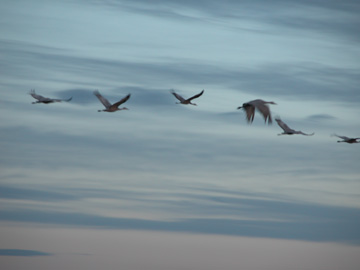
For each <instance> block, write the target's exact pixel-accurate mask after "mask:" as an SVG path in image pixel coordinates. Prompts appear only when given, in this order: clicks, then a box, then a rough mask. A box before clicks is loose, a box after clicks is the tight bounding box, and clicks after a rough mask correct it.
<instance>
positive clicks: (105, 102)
mask: <svg viewBox="0 0 360 270" xmlns="http://www.w3.org/2000/svg"><path fill="white" fill-rule="evenodd" d="M94 95H95V96H96V97H97V98H98V99H99V100H100V102H101V103H102V104H103V105H104V106H105V110H98V112H115V111H120V110H128V108H126V107H122V108H119V106H120V105H121V104H123V103H125V102H126V101H127V100H128V99H129V98H130V95H131V94H128V95H127V96H125V97H123V98H122V99H121V100H119V101H118V102H116V103H114V104H111V103H110V102H109V101H108V100H107V99H106V98H104V97H103V96H102V95H101V94H100V93H99V91H97V90H96V91H94Z"/></svg>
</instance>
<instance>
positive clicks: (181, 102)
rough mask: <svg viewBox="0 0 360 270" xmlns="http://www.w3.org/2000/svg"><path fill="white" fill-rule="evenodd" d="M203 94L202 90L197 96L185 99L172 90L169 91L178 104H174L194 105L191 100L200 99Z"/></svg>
mask: <svg viewBox="0 0 360 270" xmlns="http://www.w3.org/2000/svg"><path fill="white" fill-rule="evenodd" d="M203 93H204V90H202V91H201V92H200V93H199V94H197V95H195V96H192V97H191V98H188V99H185V98H183V97H182V96H180V95H179V94H177V93H175V91H174V90H172V91H171V94H173V95H174V96H175V97H176V98H177V99H178V100H179V101H180V102H176V103H177V104H185V105H187V104H191V105H195V106H196V104H195V103H192V102H191V100H193V99H195V98H198V97H200V96H201V95H202V94H203Z"/></svg>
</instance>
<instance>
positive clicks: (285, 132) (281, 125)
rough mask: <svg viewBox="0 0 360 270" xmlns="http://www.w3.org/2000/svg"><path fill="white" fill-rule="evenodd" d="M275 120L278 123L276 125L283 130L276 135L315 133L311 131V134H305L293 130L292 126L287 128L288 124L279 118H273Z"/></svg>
mask: <svg viewBox="0 0 360 270" xmlns="http://www.w3.org/2000/svg"><path fill="white" fill-rule="evenodd" d="M275 121H276V122H277V123H278V125H279V126H280V127H281V128H282V129H283V130H284V132H283V133H280V134H278V135H293V134H301V135H305V136H312V135H314V134H315V133H314V132H313V133H311V134H306V133H304V132H302V131H300V130H294V129H292V128H289V126H288V125H287V124H285V123H284V122H283V121H281V119H280V118H275Z"/></svg>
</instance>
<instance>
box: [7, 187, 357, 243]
mask: <svg viewBox="0 0 360 270" xmlns="http://www.w3.org/2000/svg"><path fill="white" fill-rule="evenodd" d="M59 190H60V191H61V192H60V193H63V192H66V193H68V194H73V195H72V196H69V198H68V200H72V199H73V198H74V197H77V198H78V199H79V200H86V201H87V202H88V204H89V203H90V201H91V199H92V198H93V199H94V198H95V199H96V200H97V204H99V202H101V199H112V200H114V199H117V200H120V199H121V200H122V201H128V202H131V201H132V202H134V203H135V204H134V205H135V206H136V205H137V206H136V208H134V209H132V208H131V207H130V208H128V207H125V206H122V207H121V209H122V211H125V210H126V209H128V210H130V211H134V210H135V209H137V211H139V210H140V209H139V208H138V207H139V206H138V205H139V203H140V205H142V206H141V208H142V210H141V211H146V212H153V213H154V208H156V209H157V211H163V213H177V214H176V215H175V216H174V215H169V214H164V215H163V216H162V218H160V217H158V218H155V217H152V218H151V219H144V218H126V217H117V216H116V215H113V216H104V215H102V214H96V213H95V212H94V211H91V212H89V213H88V214H86V213H83V212H73V208H71V209H72V210H71V212H70V211H69V212H66V211H64V210H63V209H62V210H60V211H57V210H54V209H53V210H52V211H48V210H39V209H37V207H36V206H34V207H32V208H27V209H21V207H17V208H16V209H11V208H9V209H3V210H1V211H0V220H1V221H10V222H20V223H27V222H31V223H39V224H49V225H50V224H51V225H56V226H59V225H71V226H78V227H82V228H83V227H99V228H103V229H120V230H123V229H133V230H154V231H172V232H190V233H207V234H220V235H237V236H251V237H268V238H282V239H298V240H312V241H339V242H349V243H350V242H351V243H354V244H360V233H357V229H356V228H358V226H359V225H360V224H359V220H360V210H359V209H358V208H352V207H340V206H326V205H320V204H314V203H304V202H296V201H293V199H290V198H286V199H285V198H282V199H280V198H276V197H274V196H270V195H267V194H261V193H254V192H240V191H229V192H226V191H221V192H219V191H217V190H216V189H204V188H201V189H200V190H199V189H198V190H197V191H196V189H194V190H192V189H191V192H190V190H188V191H187V192H186V191H183V192H180V191H176V192H175V191H171V189H169V190H168V191H167V192H166V193H164V192H163V191H161V190H159V189H158V190H157V191H151V196H150V193H149V191H144V190H143V191H141V190H137V191H131V190H130V191H129V190H111V189H109V190H107V189H84V188H80V189H78V188H65V189H64V188H60V189H59ZM47 192H48V194H47V195H46V193H47ZM18 193H19V194H18V195H17V196H11V193H10V195H8V196H5V198H8V199H16V200H21V199H30V200H44V199H43V197H44V198H45V200H48V199H46V198H47V197H48V196H49V195H51V194H52V193H51V192H49V191H42V192H37V193H36V192H34V190H30V191H26V190H21V192H18ZM29 193H31V196H29V195H28V194H29ZM44 194H45V196H44ZM164 194H166V196H165V195H164ZM62 199H63V198H62ZM9 203H10V202H9V201H8V203H7V204H8V205H10V204H9ZM112 205H113V207H114V206H115V205H116V204H115V205H114V203H112ZM127 205H129V204H127ZM141 211H140V212H141ZM166 217H168V218H166ZM339 227H341V228H343V229H342V230H338V228H339Z"/></svg>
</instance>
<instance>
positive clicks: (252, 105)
mask: <svg viewBox="0 0 360 270" xmlns="http://www.w3.org/2000/svg"><path fill="white" fill-rule="evenodd" d="M267 104H275V105H276V103H275V102H273V101H264V100H262V99H255V100H252V101H249V102H246V103H244V104H243V105H242V106H240V107H238V110H240V109H243V110H244V111H245V112H246V119H247V121H248V123H252V122H253V121H254V116H255V109H257V110H258V111H259V112H260V113H261V114H262V115H263V117H264V120H265V123H266V121H267V122H268V124H271V123H272V119H271V113H270V109H269V106H268V105H267Z"/></svg>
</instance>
